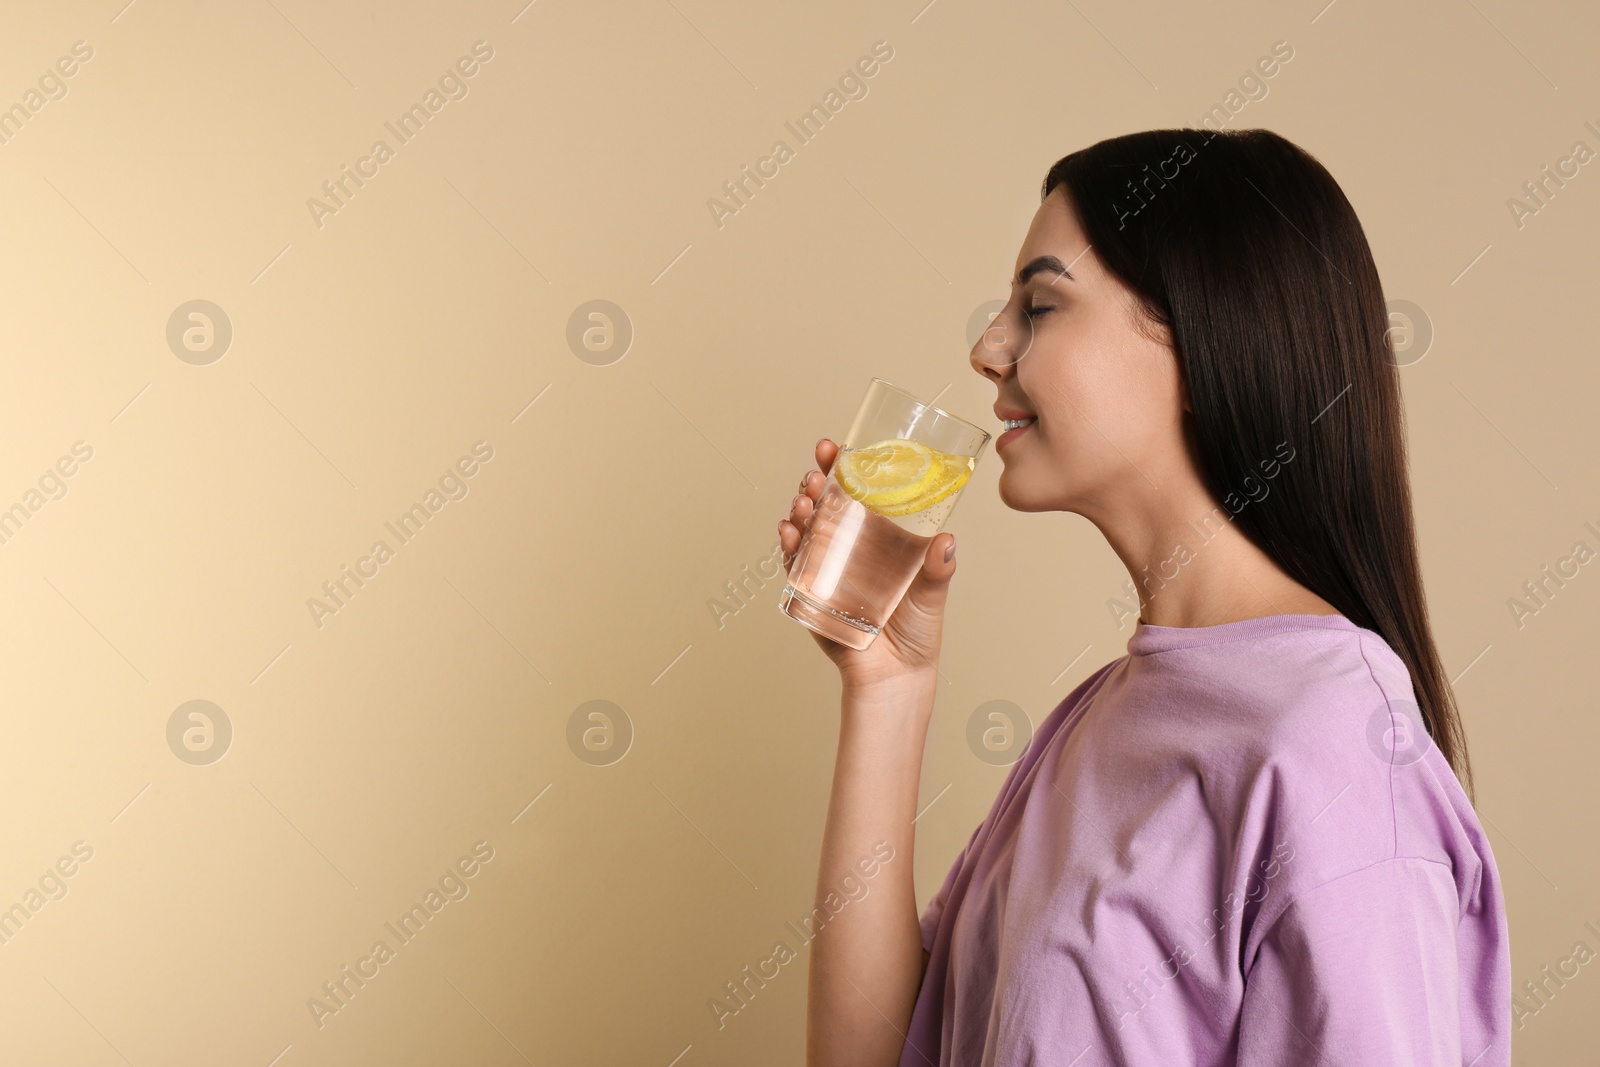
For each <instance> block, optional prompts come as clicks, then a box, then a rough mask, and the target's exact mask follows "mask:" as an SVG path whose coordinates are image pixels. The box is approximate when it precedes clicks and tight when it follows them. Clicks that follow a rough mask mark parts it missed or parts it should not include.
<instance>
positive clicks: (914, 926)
mask: <svg viewBox="0 0 1600 1067" xmlns="http://www.w3.org/2000/svg"><path fill="white" fill-rule="evenodd" d="M936 684H937V677H936V676H934V675H929V676H928V677H926V678H924V677H922V676H920V675H919V676H916V677H915V678H913V679H909V680H907V681H905V682H903V683H896V684H893V685H891V686H888V687H879V689H878V690H877V691H875V692H872V693H870V694H869V693H862V692H860V691H856V690H853V689H850V688H847V689H846V690H845V694H844V698H843V701H842V707H841V719H840V725H839V748H838V754H837V758H836V760H835V764H834V773H833V790H832V793H831V795H830V797H829V800H828V818H827V824H826V826H825V828H824V830H823V836H822V858H821V861H820V864H819V866H818V871H817V894H816V906H817V907H818V908H822V907H823V901H824V899H825V898H826V897H827V895H828V894H829V893H830V892H834V893H837V892H839V888H840V884H841V882H842V881H843V880H844V879H845V878H846V877H847V876H852V875H853V876H854V878H855V880H856V881H857V882H863V881H866V882H867V884H868V886H869V889H868V892H867V893H866V894H865V895H864V896H862V897H860V898H859V899H855V900H851V901H850V903H849V906H848V907H844V908H842V909H840V910H839V912H838V914H837V915H834V916H833V917H831V918H829V919H828V921H827V924H826V926H825V927H824V928H823V929H822V931H821V932H820V933H819V934H818V935H817V936H816V937H815V938H814V939H813V940H812V942H811V946H810V947H811V963H810V975H809V989H808V997H807V1006H806V1063H807V1067H846V1065H848V1067H893V1065H894V1064H896V1063H898V1062H899V1059H900V1051H901V1048H902V1046H903V1045H904V1043H905V1031H906V1026H907V1023H908V1022H909V1020H910V1018H911V1009H912V1006H913V1004H914V1003H915V1001H916V996H917V990H918V988H919V986H920V985H921V982H922V973H923V951H922V935H921V931H920V928H919V923H918V918H919V917H918V913H917V902H916V887H915V884H914V881H913V878H912V866H913V865H912V847H913V841H914V834H915V828H914V827H913V825H912V821H911V820H912V819H913V818H915V817H916V814H917V812H916V805H917V791H918V784H919V781H920V779H921V774H922V750H923V745H924V743H925V742H926V740H927V733H928V722H929V719H930V717H931V716H932V712H933V701H934V692H935V686H936ZM886 846H887V847H886ZM875 849H876V851H875ZM890 849H892V850H893V851H892V852H891V851H890ZM884 856H888V857H890V858H888V859H887V860H884V859H883V857H884ZM863 859H867V860H869V861H871V860H878V861H879V862H880V863H881V866H880V867H879V869H878V871H877V873H876V874H875V875H874V876H873V877H872V878H871V879H870V881H867V880H866V879H863V878H862V873H861V870H860V869H859V868H858V866H857V864H858V863H859V861H861V860H863ZM841 895H842V894H841ZM822 914H824V915H827V914H828V912H827V910H826V909H823V912H822Z"/></svg>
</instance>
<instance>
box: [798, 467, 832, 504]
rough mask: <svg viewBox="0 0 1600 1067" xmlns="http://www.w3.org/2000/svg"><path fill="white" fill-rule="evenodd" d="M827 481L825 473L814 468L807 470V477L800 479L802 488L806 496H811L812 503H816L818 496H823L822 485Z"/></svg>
mask: <svg viewBox="0 0 1600 1067" xmlns="http://www.w3.org/2000/svg"><path fill="white" fill-rule="evenodd" d="M827 482H828V478H827V476H826V475H825V474H823V473H822V472H821V471H819V470H816V469H812V470H808V471H806V473H805V477H803V478H801V479H800V488H801V490H802V491H803V492H804V493H805V494H806V496H809V497H810V498H811V501H812V503H815V502H816V501H817V498H818V497H820V496H822V487H823V486H824V485H826V484H827Z"/></svg>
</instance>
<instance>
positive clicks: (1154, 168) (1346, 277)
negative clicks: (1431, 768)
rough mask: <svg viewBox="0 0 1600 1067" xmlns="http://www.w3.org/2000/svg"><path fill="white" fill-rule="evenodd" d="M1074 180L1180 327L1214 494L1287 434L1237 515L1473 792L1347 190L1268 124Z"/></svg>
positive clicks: (1068, 171)
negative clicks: (1346, 623) (1391, 665)
mask: <svg viewBox="0 0 1600 1067" xmlns="http://www.w3.org/2000/svg"><path fill="white" fill-rule="evenodd" d="M1063 185H1064V186H1065V187H1066V192H1067V194H1068V197H1069V199H1070V200H1071V201H1072V204H1073V207H1074V208H1075V209H1076V211H1077V216H1078V221H1079V225H1080V226H1081V227H1082V229H1083V232H1084V234H1085V236H1086V237H1087V238H1088V241H1089V244H1090V246H1091V247H1092V248H1093V249H1094V250H1095V252H1096V254H1098V255H1099V257H1100V260H1101V261H1102V262H1103V263H1105V265H1106V267H1107V268H1108V269H1110V271H1111V272H1112V273H1113V274H1115V275H1116V276H1117V277H1119V278H1120V279H1121V280H1122V281H1123V282H1124V283H1126V284H1127V286H1128V287H1129V288H1130V289H1131V290H1133V292H1134V293H1136V294H1137V296H1138V298H1139V303H1140V305H1141V307H1142V309H1143V311H1144V313H1145V314H1146V315H1147V316H1148V317H1149V318H1150V319H1151V320H1152V321H1154V322H1158V323H1161V324H1162V325H1164V326H1166V327H1167V328H1168V330H1169V331H1170V333H1171V337H1172V341H1173V345H1174V348H1175V349H1176V352H1177V356H1178V363H1179V367H1180V369H1181V372H1182V374H1183V377H1184V381H1185V382H1186V384H1187V386H1188V390H1189V398H1190V405H1191V406H1192V408H1193V419H1192V426H1193V429H1194V436H1195V439H1196V442H1197V444H1198V448H1199V461H1200V468H1201V470H1202V471H1203V473H1204V475H1205V479H1206V483H1207V486H1208V487H1209V488H1210V490H1211V492H1212V493H1213V495H1214V496H1215V497H1216V499H1217V500H1218V501H1226V500H1230V499H1234V500H1236V499H1238V498H1239V495H1240V493H1241V490H1240V487H1241V485H1243V486H1250V485H1257V484H1260V483H1261V481H1262V473H1261V472H1262V470H1264V469H1269V468H1261V467H1260V466H1259V465H1260V464H1261V463H1263V462H1264V461H1267V462H1271V461H1273V460H1274V456H1275V450H1276V449H1277V448H1278V447H1279V446H1280V445H1281V444H1282V443H1283V442H1285V441H1287V442H1288V444H1289V446H1290V447H1292V448H1293V449H1295V454H1294V455H1293V462H1292V463H1291V464H1289V467H1288V469H1287V470H1286V471H1285V472H1282V473H1287V474H1288V475H1289V476H1288V477H1282V476H1279V477H1277V478H1276V479H1275V480H1274V481H1273V482H1272V484H1271V495H1272V496H1273V497H1276V498H1277V500H1276V503H1275V504H1273V505H1271V506H1268V505H1267V503H1266V502H1265V501H1263V503H1261V504H1259V505H1251V506H1245V507H1242V508H1240V509H1239V510H1238V511H1237V513H1236V517H1235V519H1234V521H1235V523H1236V524H1237V526H1238V527H1239V528H1240V530H1241V531H1242V532H1243V533H1244V534H1245V536H1246V537H1248V538H1249V539H1250V540H1251V541H1253V542H1254V543H1255V544H1256V545H1257V546H1258V547H1260V548H1261V550H1262V551H1264V552H1265V553H1266V554H1267V555H1268V556H1270V557H1272V558H1273V559H1274V560H1276V561H1277V562H1278V564H1279V565H1280V566H1281V567H1283V569H1284V570H1285V571H1286V572H1288V574H1289V575H1291V576H1292V577H1293V578H1294V579H1295V580H1296V581H1298V582H1300V583H1301V584H1302V585H1304V586H1305V587H1306V588H1308V589H1310V590H1311V591H1312V592H1314V593H1316V594H1317V595H1318V596H1320V597H1322V598H1323V599H1324V600H1326V601H1327V602H1328V603H1330V604H1332V605H1333V606H1334V607H1335V608H1337V609H1338V610H1339V612H1340V613H1341V614H1343V615H1344V616H1345V617H1346V618H1348V619H1349V620H1350V621H1351V622H1353V623H1355V624H1356V625H1358V626H1362V627H1365V628H1367V629H1369V630H1372V631H1373V632H1375V633H1377V634H1380V635H1381V636H1382V637H1383V638H1384V640H1385V641H1387V642H1388V644H1389V646H1390V647H1391V648H1393V649H1394V651H1395V653H1396V654H1397V655H1398V656H1399V657H1400V659H1401V660H1402V661H1403V662H1404V663H1405V665H1406V667H1407V669H1408V670H1409V671H1410V673H1411V682H1412V689H1413V691H1414V693H1415V695H1416V699H1417V705H1418V709H1419V711H1420V713H1421V717H1422V721H1423V725H1424V726H1425V727H1426V729H1427V731H1428V735H1429V738H1430V739H1431V740H1432V743H1433V744H1435V745H1437V746H1438V748H1439V751H1440V753H1441V754H1442V755H1443V756H1444V758H1445V760H1446V761H1447V762H1448V763H1449V764H1450V767H1451V769H1452V770H1453V771H1454V772H1455V774H1456V777H1457V779H1458V780H1459V781H1460V782H1461V783H1462V785H1463V786H1464V787H1465V789H1466V793H1467V795H1468V797H1469V798H1472V797H1473V795H1474V790H1473V782H1472V769H1471V764H1470V761H1469V760H1468V758H1467V742H1466V735H1465V732H1464V731H1463V730H1462V726H1461V718H1460V715H1459V713H1458V711H1457V708H1456V705H1455V697H1454V694H1453V693H1452V692H1451V688H1450V681H1449V678H1448V677H1447V675H1446V674H1445V671H1444V667H1443V665H1442V664H1441V663H1440V661H1439V653H1438V650H1437V649H1436V648H1435V647H1434V642H1433V635H1432V632H1431V630H1430V628H1429V624H1428V611H1427V604H1426V601H1425V599H1424V597H1423V591H1422V576H1421V569H1420V566H1419V564H1418V561H1417V550H1416V536H1415V531H1414V528H1413V524H1412V515H1411V490H1410V486H1409V483H1408V480H1407V474H1406V445H1405V432H1404V423H1403V420H1402V412H1401V405H1400V379H1399V368H1398V366H1397V365H1396V362H1395V357H1394V349H1393V347H1392V343H1391V339H1390V336H1389V313H1388V308H1387V305H1386V303H1385V301H1384V295H1383V287H1382V285H1381V284H1380V283H1379V281H1378V269H1377V265H1376V264H1375V263H1374V262H1373V260H1372V251H1371V249H1370V248H1368V246H1367V238H1366V234H1365V233H1363V232H1362V229H1361V223H1360V221H1359V220H1357V218H1356V214H1355V210H1354V209H1353V208H1351V206H1350V202H1349V200H1347V199H1345V195H1344V193H1343V191H1342V190H1340V188H1339V185H1338V183H1337V182H1335V181H1334V180H1333V176H1332V175H1330V174H1329V173H1328V171H1327V169H1326V168H1324V167H1323V166H1322V164H1321V163H1319V162H1318V161H1317V160H1316V159H1314V158H1313V157H1312V156H1311V155H1310V154H1309V153H1307V152H1306V151H1304V150H1303V149H1301V148H1300V147H1298V146H1297V145H1295V144H1293V143H1291V142H1290V141H1288V140H1285V139H1284V138H1283V137H1280V136H1278V135H1277V134H1275V133H1272V132H1271V131H1268V130H1259V129H1257V130H1224V131H1220V132H1215V131H1211V130H1208V129H1167V130H1148V131H1145V132H1142V133H1132V134H1127V135H1125V136H1122V137H1113V138H1110V139H1108V140H1104V141H1100V142H1099V143H1097V144H1094V145H1091V146H1089V147H1088V148H1084V149H1081V150H1079V151H1077V152H1073V153H1072V154H1071V155H1069V156H1066V157H1064V158H1063V159H1061V160H1059V161H1058V162H1057V163H1056V164H1055V165H1054V166H1052V167H1051V168H1050V173H1049V174H1048V175H1046V176H1045V180H1044V187H1043V191H1042V193H1041V194H1040V198H1041V199H1043V198H1044V197H1047V196H1049V195H1050V193H1051V191H1052V190H1054V189H1055V188H1056V187H1057V186H1063ZM1278 458H1281V457H1278ZM1229 510H1230V511H1233V510H1234V508H1233V507H1232V506H1231V505H1230V507H1229ZM1474 802H1475V801H1474Z"/></svg>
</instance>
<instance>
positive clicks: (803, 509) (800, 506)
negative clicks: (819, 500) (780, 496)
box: [789, 493, 811, 527]
mask: <svg viewBox="0 0 1600 1067" xmlns="http://www.w3.org/2000/svg"><path fill="white" fill-rule="evenodd" d="M810 518H811V498H810V497H809V496H806V495H805V494H804V493H797V494H796V495H795V498H794V499H793V500H792V501H790V502H789V521H790V522H792V523H794V524H795V525H796V526H799V527H804V526H805V524H806V521H807V520H808V519H810Z"/></svg>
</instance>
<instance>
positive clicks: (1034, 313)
mask: <svg viewBox="0 0 1600 1067" xmlns="http://www.w3.org/2000/svg"><path fill="white" fill-rule="evenodd" d="M1054 310H1055V308H1050V307H1033V308H1024V309H1023V312H1022V313H1023V314H1024V315H1026V316H1028V318H1029V319H1036V318H1038V317H1039V316H1041V315H1044V314H1046V313H1048V312H1051V311H1054Z"/></svg>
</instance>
